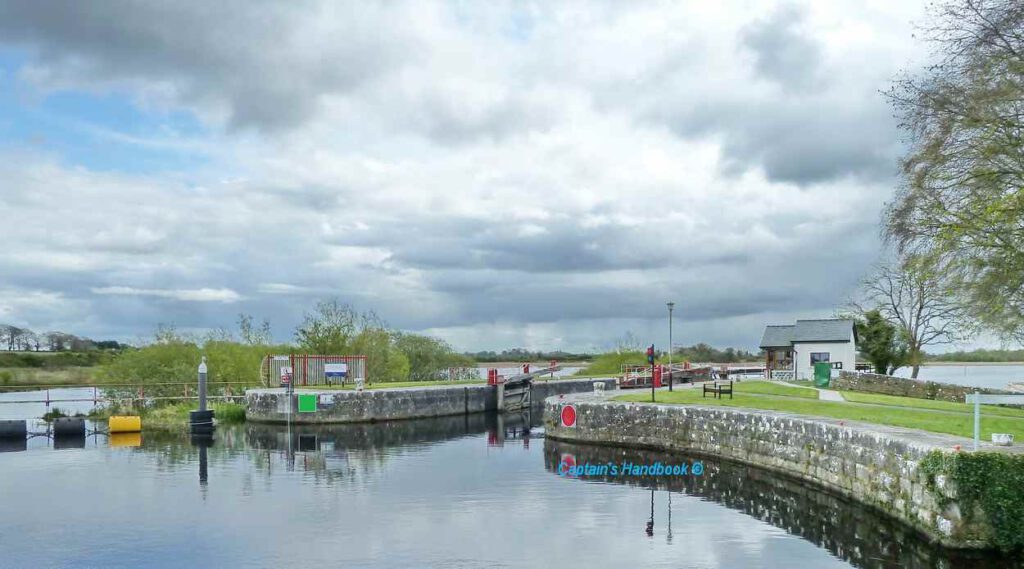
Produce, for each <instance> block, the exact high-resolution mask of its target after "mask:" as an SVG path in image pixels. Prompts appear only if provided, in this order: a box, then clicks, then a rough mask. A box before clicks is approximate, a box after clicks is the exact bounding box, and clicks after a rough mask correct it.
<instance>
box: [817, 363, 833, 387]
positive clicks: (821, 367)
mask: <svg viewBox="0 0 1024 569" xmlns="http://www.w3.org/2000/svg"><path fill="white" fill-rule="evenodd" d="M830 379H832V364H830V363H828V362H818V363H816V364H814V385H815V386H816V387H828V381H829V380H830Z"/></svg>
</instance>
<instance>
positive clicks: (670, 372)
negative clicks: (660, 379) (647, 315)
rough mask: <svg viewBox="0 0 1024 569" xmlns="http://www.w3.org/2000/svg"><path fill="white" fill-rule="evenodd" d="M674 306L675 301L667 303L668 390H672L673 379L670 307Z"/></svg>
mask: <svg viewBox="0 0 1024 569" xmlns="http://www.w3.org/2000/svg"><path fill="white" fill-rule="evenodd" d="M675 307H676V303H674V302H670V303H668V390H669V391H672V382H673V380H675V374H674V373H673V371H674V370H673V369H672V309H673V308H675Z"/></svg>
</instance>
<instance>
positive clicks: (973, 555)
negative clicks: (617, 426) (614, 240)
mask: <svg viewBox="0 0 1024 569" xmlns="http://www.w3.org/2000/svg"><path fill="white" fill-rule="evenodd" d="M681 458H685V459H689V458H690V457H682V456H681V455H679V454H671V453H662V452H653V451H640V450H626V449H620V448H614V447H598V446H586V445H574V444H568V443H562V442H559V441H554V440H551V439H548V440H546V441H545V443H544V465H545V467H546V468H547V470H548V471H549V472H551V473H554V474H556V475H559V476H565V475H564V474H560V472H565V465H566V464H579V465H582V464H586V463H590V464H598V465H599V464H608V463H612V464H622V463H623V462H632V463H634V464H652V463H655V462H661V463H662V464H677V463H679V462H680V459H681ZM695 460H700V461H701V462H702V463H703V465H704V472H703V474H702V475H700V476H694V475H687V476H657V477H656V476H620V475H611V474H609V475H605V476H585V477H581V478H578V479H577V481H579V482H582V483H587V482H591V483H593V482H599V483H613V484H625V485H629V486H639V487H644V488H650V489H651V494H650V501H651V506H650V518H649V519H648V520H647V525H646V527H645V530H644V531H645V533H646V534H647V536H648V537H654V535H655V533H656V531H658V528H657V526H656V523H655V509H654V495H655V492H656V491H658V492H664V493H666V494H667V495H668V511H667V514H666V516H665V522H664V524H665V527H664V528H663V531H665V532H666V536H667V539H668V540H669V541H671V535H672V505H671V504H672V502H671V497H672V493H683V494H687V495H691V496H696V497H699V498H701V499H703V500H706V501H710V502H715V503H717V504H721V505H723V506H726V507H728V508H730V509H733V510H738V511H740V512H743V513H744V514H747V515H749V516H751V517H754V518H756V519H758V520H761V521H764V522H766V523H769V524H771V525H773V526H775V527H778V528H781V529H783V530H785V531H786V532H788V533H790V534H792V535H796V536H799V537H802V538H803V539H806V540H808V541H810V542H811V543H814V544H815V545H817V546H818V547H821V548H823V549H826V550H828V551H829V552H831V553H832V554H833V555H835V556H836V557H838V558H840V559H843V560H844V561H847V562H848V563H850V564H852V565H853V566H855V567H863V568H868V569H875V568H895V567H901V568H911V569H918V568H920V569H925V568H940V567H941V568H949V569H954V568H960V567H963V568H968V567H970V568H990V567H991V568H996V567H1019V566H1020V561H1019V560H1018V559H1016V558H1010V557H1006V556H1000V555H996V554H991V553H980V552H971V551H959V550H946V549H943V548H941V547H937V546H933V545H930V544H929V543H927V542H926V541H925V540H924V539H923V538H922V537H921V536H920V535H919V534H918V533H917V532H915V531H913V530H910V529H908V528H907V527H906V526H904V525H902V524H900V523H898V522H896V521H894V520H892V519H890V518H888V517H886V516H884V515H881V514H878V513H876V512H875V511H873V510H870V509H867V508H865V507H863V506H860V505H858V504H857V503H855V502H852V501H849V500H846V499H844V498H842V497H840V496H836V495H833V494H830V493H827V492H824V491H822V490H820V489H817V488H814V487H810V486H808V485H807V484H806V483H804V482H801V481H797V480H794V479H791V478H788V477H785V476H780V475H777V474H774V473H771V472H769V471H766V470H761V469H757V468H753V467H749V466H745V465H742V464H738V463H734V462H729V461H724V460H718V459H715V458H707V457H701V458H699V459H695Z"/></svg>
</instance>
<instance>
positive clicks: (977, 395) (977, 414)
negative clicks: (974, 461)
mask: <svg viewBox="0 0 1024 569" xmlns="http://www.w3.org/2000/svg"><path fill="white" fill-rule="evenodd" d="M979 441H981V392H980V391H978V390H977V389H975V390H974V450H978V443H979Z"/></svg>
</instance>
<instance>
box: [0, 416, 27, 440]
mask: <svg viewBox="0 0 1024 569" xmlns="http://www.w3.org/2000/svg"><path fill="white" fill-rule="evenodd" d="M26 436H28V425H27V424H26V422H25V420H24V419H21V420H4V421H0V439H24V438H25V437H26Z"/></svg>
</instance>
